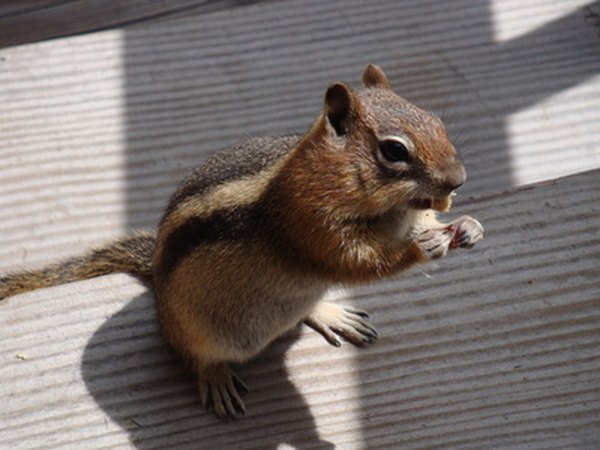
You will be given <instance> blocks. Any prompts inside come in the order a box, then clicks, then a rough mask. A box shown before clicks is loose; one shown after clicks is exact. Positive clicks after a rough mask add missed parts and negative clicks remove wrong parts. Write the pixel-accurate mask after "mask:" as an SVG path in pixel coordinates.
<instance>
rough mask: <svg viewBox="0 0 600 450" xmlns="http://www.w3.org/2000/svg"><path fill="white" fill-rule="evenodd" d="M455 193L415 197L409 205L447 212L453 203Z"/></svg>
mask: <svg viewBox="0 0 600 450" xmlns="http://www.w3.org/2000/svg"><path fill="white" fill-rule="evenodd" d="M453 195H454V193H452V194H450V195H447V196H445V197H429V198H415V199H413V200H411V201H410V202H409V206H410V207H411V208H414V209H434V210H435V211H438V212H446V211H448V210H449V209H450V205H452V197H453Z"/></svg>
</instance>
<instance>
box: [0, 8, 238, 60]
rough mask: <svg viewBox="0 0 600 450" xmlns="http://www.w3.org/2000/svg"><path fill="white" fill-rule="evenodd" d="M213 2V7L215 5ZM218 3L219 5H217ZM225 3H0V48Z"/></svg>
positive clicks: (207, 9) (205, 9)
mask: <svg viewBox="0 0 600 450" xmlns="http://www.w3.org/2000/svg"><path fill="white" fill-rule="evenodd" d="M215 3H217V4H215ZM219 3H220V4H219ZM229 3H232V2H229V1H223V2H210V1H207V0H128V1H106V0H44V1H39V0H17V1H3V2H2V3H0V48H1V47H9V46H12V45H21V44H27V43H30V42H36V41H40V40H45V39H52V38H58V37H62V36H71V35H75V34H79V33H86V32H90V31H96V30H100V29H105V28H110V27H116V26H123V25H127V24H130V23H134V22H139V21H142V20H149V19H152V18H156V17H159V16H163V15H168V14H173V13H181V12H182V11H188V10H190V9H194V8H198V7H202V10H203V11H210V10H214V9H218V8H221V7H224V6H227V5H228V4H229Z"/></svg>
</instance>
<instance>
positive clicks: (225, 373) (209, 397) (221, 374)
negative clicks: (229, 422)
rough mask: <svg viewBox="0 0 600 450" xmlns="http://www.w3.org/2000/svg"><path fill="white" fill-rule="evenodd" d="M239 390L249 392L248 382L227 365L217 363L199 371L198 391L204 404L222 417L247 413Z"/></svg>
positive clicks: (231, 417)
mask: <svg viewBox="0 0 600 450" xmlns="http://www.w3.org/2000/svg"><path fill="white" fill-rule="evenodd" d="M239 392H248V388H247V387H246V384H245V383H244V382H243V381H242V380H241V379H240V378H239V377H238V376H237V375H236V374H235V373H234V372H232V371H231V369H230V368H229V367H228V366H227V364H215V365H212V366H208V367H203V368H202V369H200V370H199V371H198V393H199V394H200V401H201V402H202V406H204V407H205V408H207V409H209V408H212V410H213V411H214V413H215V414H216V415H217V416H218V417H220V418H221V419H225V418H230V419H235V418H236V417H237V415H238V413H239V414H241V415H242V416H245V415H246V407H245V406H244V402H243V401H242V399H241V398H240V394H239Z"/></svg>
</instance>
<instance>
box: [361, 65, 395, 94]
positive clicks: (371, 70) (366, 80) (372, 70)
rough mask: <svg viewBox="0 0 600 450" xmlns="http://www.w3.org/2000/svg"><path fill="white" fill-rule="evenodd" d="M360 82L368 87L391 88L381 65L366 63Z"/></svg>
mask: <svg viewBox="0 0 600 450" xmlns="http://www.w3.org/2000/svg"><path fill="white" fill-rule="evenodd" d="M362 82H363V84H364V85H365V87H368V88H380V89H390V90H391V89H392V86H391V85H390V81H389V80H388V77H387V76H386V75H385V73H383V70H381V67H379V66H376V65H375V64H368V65H367V67H365V70H364V72H363V74H362Z"/></svg>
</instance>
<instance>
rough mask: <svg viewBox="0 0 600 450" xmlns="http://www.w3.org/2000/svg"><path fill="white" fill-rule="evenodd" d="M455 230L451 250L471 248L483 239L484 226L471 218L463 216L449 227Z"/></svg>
mask: <svg viewBox="0 0 600 450" xmlns="http://www.w3.org/2000/svg"><path fill="white" fill-rule="evenodd" d="M449 228H450V229H453V230H454V237H453V238H452V242H451V243H450V248H451V249H454V248H458V247H461V248H471V247H473V246H474V245H475V244H476V243H477V242H479V241H480V240H482V239H483V226H481V223H479V221H477V220H475V219H473V218H472V217H470V216H463V217H461V218H460V219H457V220H455V221H454V222H452V223H451V224H450V225H449Z"/></svg>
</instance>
